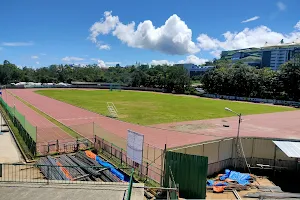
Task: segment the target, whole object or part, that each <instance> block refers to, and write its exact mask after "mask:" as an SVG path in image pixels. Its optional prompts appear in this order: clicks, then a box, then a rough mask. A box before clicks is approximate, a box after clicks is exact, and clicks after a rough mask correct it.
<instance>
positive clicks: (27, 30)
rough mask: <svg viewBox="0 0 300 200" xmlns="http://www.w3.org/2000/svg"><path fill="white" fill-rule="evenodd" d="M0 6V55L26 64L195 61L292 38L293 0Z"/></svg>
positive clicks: (298, 33) (94, 0)
mask: <svg viewBox="0 0 300 200" xmlns="http://www.w3.org/2000/svg"><path fill="white" fill-rule="evenodd" d="M0 7H1V12H0V27H1V31H0V60H4V59H7V60H9V61H10V62H12V63H15V64H16V65H18V66H31V67H34V68H36V67H42V66H48V65H50V64H61V63H75V64H89V63H97V64H98V65H99V66H102V67H104V66H110V65H115V63H120V64H121V65H122V66H124V65H129V64H134V63H135V62H140V63H153V64H155V63H170V64H172V63H195V64H201V63H204V62H205V61H206V60H211V59H213V58H214V57H218V55H219V53H220V52H221V51H222V50H228V49H235V48H246V47H259V46H263V45H265V43H266V42H267V44H277V43H279V41H280V40H281V39H284V41H285V42H295V41H297V40H298V41H299V38H300V15H299V7H300V2H299V1H298V0H281V1H275V0H264V1H261V0H251V1H250V0H249V1H238V0H231V1H230V0H227V1H221V0H209V1H202V0H201V1H200V0H189V1H177V0H172V1H170V0H163V1H162V0H160V1H157V0H152V1H137V0H127V1H100V0H88V1H79V0H72V1H71V0H63V1H62V0H60V1H59V0H52V1H41V0H26V1H20V0H2V1H1V2H0ZM132 22H134V23H132ZM298 22H299V23H298ZM140 23H141V24H140ZM139 24H140V25H139ZM138 26H139V28H137V27H138ZM299 42H300V41H299Z"/></svg>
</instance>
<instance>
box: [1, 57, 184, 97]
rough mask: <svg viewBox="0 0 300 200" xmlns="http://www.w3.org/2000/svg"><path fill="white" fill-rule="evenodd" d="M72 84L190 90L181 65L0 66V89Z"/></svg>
mask: <svg viewBox="0 0 300 200" xmlns="http://www.w3.org/2000/svg"><path fill="white" fill-rule="evenodd" d="M72 81H82V82H105V83H119V84H122V85H125V86H131V87H152V88H164V89H165V90H166V92H176V93H184V92H188V91H189V88H190V87H189V86H190V77H189V75H188V73H187V70H186V69H185V68H184V67H183V66H182V65H178V66H176V65H175V66H167V65H157V66H149V65H141V66H129V67H120V66H116V67H110V68H100V67H98V66H97V65H96V64H94V65H87V66H84V67H79V66H72V65H50V66H49V67H42V68H38V69H33V68H30V67H23V68H22V69H20V68H18V67H17V66H16V65H14V64H12V63H10V62H9V61H7V60H5V61H4V62H3V64H2V65H0V83H1V84H2V85H4V84H10V83H17V82H40V83H59V82H64V83H71V82H72Z"/></svg>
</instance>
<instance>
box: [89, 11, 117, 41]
mask: <svg viewBox="0 0 300 200" xmlns="http://www.w3.org/2000/svg"><path fill="white" fill-rule="evenodd" d="M111 13H112V11H105V12H104V19H103V18H101V19H100V21H99V22H95V23H94V24H93V26H92V27H91V28H90V32H91V34H90V36H89V38H90V40H92V42H94V43H96V42H97V36H98V35H100V34H102V35H105V34H108V33H110V32H111V31H112V30H113V29H114V28H115V27H116V25H117V23H119V17H118V16H112V15H111Z"/></svg>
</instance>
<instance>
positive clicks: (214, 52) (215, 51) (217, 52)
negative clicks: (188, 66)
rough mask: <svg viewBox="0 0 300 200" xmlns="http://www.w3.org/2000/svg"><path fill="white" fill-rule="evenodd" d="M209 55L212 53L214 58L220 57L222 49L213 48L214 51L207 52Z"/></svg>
mask: <svg viewBox="0 0 300 200" xmlns="http://www.w3.org/2000/svg"><path fill="white" fill-rule="evenodd" d="M209 53H210V54H211V55H213V56H214V57H215V58H220V57H221V53H222V51H221V50H214V51H211V52H209Z"/></svg>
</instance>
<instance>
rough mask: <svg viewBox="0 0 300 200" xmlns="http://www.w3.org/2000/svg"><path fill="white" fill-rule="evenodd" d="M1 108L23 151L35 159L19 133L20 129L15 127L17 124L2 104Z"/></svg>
mask: <svg viewBox="0 0 300 200" xmlns="http://www.w3.org/2000/svg"><path fill="white" fill-rule="evenodd" d="M0 109H1V113H2V114H3V117H4V118H5V119H6V121H7V123H8V124H7V126H9V127H10V129H11V131H12V134H14V136H15V137H16V139H17V141H18V143H19V145H20V148H21V149H22V151H23V152H24V154H25V156H26V157H27V158H28V159H30V160H31V159H33V158H34V156H33V155H32V153H31V152H30V150H29V149H28V147H27V145H26V143H25V142H24V140H23V138H22V136H21V135H20V133H19V130H18V129H17V127H15V125H14V124H13V122H12V121H11V120H10V118H9V116H8V114H7V113H6V112H5V110H4V108H3V107H2V105H0Z"/></svg>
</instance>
